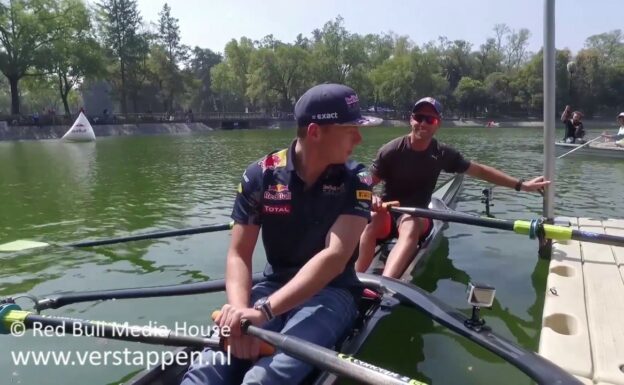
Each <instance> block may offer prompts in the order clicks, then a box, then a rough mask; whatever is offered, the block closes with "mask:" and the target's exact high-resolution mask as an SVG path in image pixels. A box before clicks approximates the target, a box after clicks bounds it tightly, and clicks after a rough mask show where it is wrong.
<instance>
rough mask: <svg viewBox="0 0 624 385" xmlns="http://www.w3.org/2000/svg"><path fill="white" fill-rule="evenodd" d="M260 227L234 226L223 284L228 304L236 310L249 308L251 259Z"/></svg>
mask: <svg viewBox="0 0 624 385" xmlns="http://www.w3.org/2000/svg"><path fill="white" fill-rule="evenodd" d="M259 233H260V226H257V225H241V224H239V223H237V224H235V225H234V227H233V228H232V239H231V241H230V248H229V249H228V253H227V259H226V267H225V283H226V293H227V299H228V303H229V304H230V305H232V306H234V307H237V308H246V307H249V305H250V304H249V298H250V296H251V273H252V267H251V257H252V255H253V250H254V247H255V246H256V242H257V241H258V234H259Z"/></svg>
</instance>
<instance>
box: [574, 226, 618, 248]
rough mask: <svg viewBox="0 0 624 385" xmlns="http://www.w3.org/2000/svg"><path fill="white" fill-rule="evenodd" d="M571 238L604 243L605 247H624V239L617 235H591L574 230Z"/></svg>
mask: <svg viewBox="0 0 624 385" xmlns="http://www.w3.org/2000/svg"><path fill="white" fill-rule="evenodd" d="M571 238H572V239H574V240H577V241H581V242H593V243H602V244H603V245H611V246H620V247H624V238H622V237H620V236H617V235H610V234H599V233H591V232H588V231H583V230H572V237H571Z"/></svg>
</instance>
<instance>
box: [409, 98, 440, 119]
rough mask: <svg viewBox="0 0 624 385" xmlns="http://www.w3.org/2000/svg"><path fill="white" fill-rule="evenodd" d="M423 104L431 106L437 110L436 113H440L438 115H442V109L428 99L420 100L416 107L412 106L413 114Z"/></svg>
mask: <svg viewBox="0 0 624 385" xmlns="http://www.w3.org/2000/svg"><path fill="white" fill-rule="evenodd" d="M422 106H431V108H433V110H434V111H435V112H436V114H438V116H440V117H441V116H442V114H441V113H440V111H439V110H438V109H437V108H436V106H435V105H434V104H433V103H431V102H428V101H422V102H418V103H416V104H414V107H412V114H413V113H414V112H416V110H418V108H420V107H422Z"/></svg>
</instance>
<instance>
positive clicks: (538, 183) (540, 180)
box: [521, 176, 550, 192]
mask: <svg viewBox="0 0 624 385" xmlns="http://www.w3.org/2000/svg"><path fill="white" fill-rule="evenodd" d="M549 184H550V181H549V180H546V179H544V177H543V176H538V177H537V178H533V179H531V180H528V181H526V182H523V183H522V188H521V190H522V191H540V192H542V191H544V187H546V186H548V185H549Z"/></svg>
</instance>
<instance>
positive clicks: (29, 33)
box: [0, 0, 86, 114]
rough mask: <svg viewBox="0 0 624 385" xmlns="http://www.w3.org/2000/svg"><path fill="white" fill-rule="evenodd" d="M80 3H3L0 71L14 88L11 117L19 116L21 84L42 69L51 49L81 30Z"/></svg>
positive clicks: (14, 0) (82, 7)
mask: <svg viewBox="0 0 624 385" xmlns="http://www.w3.org/2000/svg"><path fill="white" fill-rule="evenodd" d="M85 14H86V9H85V5H84V3H83V2H82V1H81V0H11V1H9V3H8V4H6V3H4V2H2V3H0V71H2V73H3V74H4V76H6V77H7V79H8V81H9V86H10V88H11V113H13V114H19V113H20V99H19V87H18V84H19V81H20V80H21V79H22V78H24V76H27V75H41V72H36V71H37V68H40V67H42V66H43V64H44V63H45V62H46V61H47V59H48V54H49V52H50V51H51V50H52V45H54V44H55V43H56V42H58V41H59V40H60V39H62V38H63V37H64V36H67V32H68V31H70V30H75V29H76V28H80V27H79V26H80V25H81V24H82V23H84V15H85Z"/></svg>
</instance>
